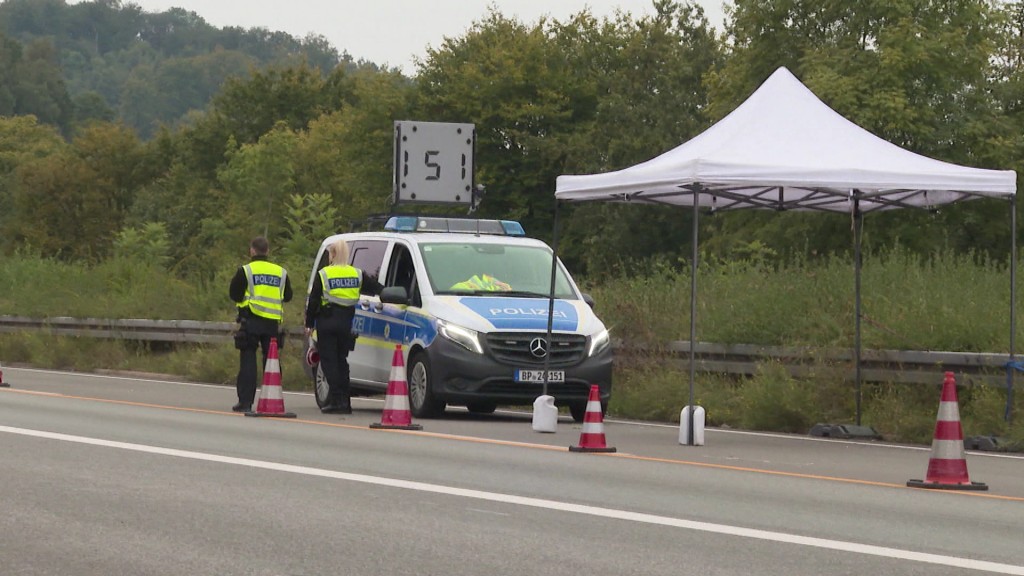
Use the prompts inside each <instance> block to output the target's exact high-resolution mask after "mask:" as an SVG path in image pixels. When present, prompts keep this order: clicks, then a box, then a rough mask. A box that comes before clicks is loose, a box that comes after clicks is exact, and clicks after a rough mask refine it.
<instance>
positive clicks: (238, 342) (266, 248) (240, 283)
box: [228, 236, 292, 412]
mask: <svg viewBox="0 0 1024 576" xmlns="http://www.w3.org/2000/svg"><path fill="white" fill-rule="evenodd" d="M269 253H270V243H269V242H267V239H266V238H264V237H262V236H258V237H256V238H253V240H252V242H250V243H249V256H250V257H251V260H250V262H249V263H248V264H245V265H243V266H239V267H238V271H237V272H236V273H235V276H234V277H233V278H232V279H231V286H230V287H229V289H228V294H229V295H230V296H231V299H232V300H234V301H235V304H236V305H237V307H238V317H237V320H238V324H239V326H238V331H237V332H235V348H237V349H238V376H237V378H236V379H235V388H236V390H237V392H238V403H237V404H235V405H234V406H232V407H231V409H232V410H234V411H235V412H249V411H251V410H252V402H253V400H254V399H255V397H256V349H257V348H261V349H262V350H263V365H264V366H266V364H267V354H268V353H269V350H270V339H271V338H277V341H278V347H280V346H282V345H283V343H284V342H283V339H282V337H281V336H282V335H281V319H282V318H283V316H284V303H285V302H289V301H291V299H292V284H291V280H290V279H289V278H288V273H287V272H286V271H285V269H284V268H282V267H281V266H278V265H277V264H274V263H273V262H271V261H270V260H268V259H267V256H268V255H269Z"/></svg>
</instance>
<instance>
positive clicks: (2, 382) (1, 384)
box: [0, 366, 11, 388]
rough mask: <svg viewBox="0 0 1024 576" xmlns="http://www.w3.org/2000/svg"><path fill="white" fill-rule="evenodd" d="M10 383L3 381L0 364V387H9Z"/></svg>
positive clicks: (2, 370)
mask: <svg viewBox="0 0 1024 576" xmlns="http://www.w3.org/2000/svg"><path fill="white" fill-rule="evenodd" d="M10 387H11V385H10V384H8V383H6V382H4V367H3V366H0V388H10Z"/></svg>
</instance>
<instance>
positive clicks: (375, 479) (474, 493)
mask: <svg viewBox="0 0 1024 576" xmlns="http://www.w3.org/2000/svg"><path fill="white" fill-rule="evenodd" d="M0 432H7V433H9V434H19V435H22V436H32V437H35V438H46V439H50V440H61V441H64V442H75V443H79V444H88V445H92V446H102V447H106V448H117V449H120V450H131V451H134V452H143V453H146V454H159V455H162V456H175V457H178V458H188V459H191V460H202V461H205V462H218V463H221V464H233V465H236V466H248V467H250V468H259V469H262V470H274V471H277V472H291V473H293V474H303V475H306V476H318V477H322V478H333V479H336V480H347V481H349V482H361V483H364V484H371V485H375V486H388V487H391V488H402V489H405V490H417V491H420V492H430V493H434V494H444V495H446V496H460V497H462V498H473V499H477V500H484V501H488V502H500V503H503V504H516V505H519V506H531V507H534V508H545V509H548V510H557V511H560V512H573V513H576V514H586V515H588V516H597V517H601V518H611V519H616V520H627V521H630V522H640V523H644V524H654V525H659V526H671V527H674V528H683V529H686V530H697V531H700V532H711V533H714V534H725V535H728V536H741V537H744V538H754V539H757V540H767V541H770V542H782V543H785V544H797V545H800V546H811V547H814V548H824V549H827V550H838V551H840V552H852V553H855V554H865V555H868V556H880V557H883V558H892V559H897V560H910V561H913V562H923V563H927V564H939V565H942V566H950V567H953V568H966V569H969V570H980V571H985V572H993V573H996V574H1012V575H1016V576H1024V566H1017V565H1013V564H1001V563H998V562H987V561H984V560H972V559H969V558H958V557H956V556H944V555H941V554H928V553H924V552H913V551H910V550H900V549H898V548H888V547H885V546H873V545H870V544H858V543H856V542H845V541H842V540H828V539H825V538H813V537H809V536H799V535H795V534H786V533H784V532H772V531H768V530H757V529H753V528H743V527H740V526H729V525H727V524H712V523H709V522H696V521H693V520H683V519H681V518H672V517H669V516H657V515H654V514H643V513H640V512H629V511H627V510H616V509H613V508H601V507H598V506H587V505H583V504H571V503H568V502H559V501H557V500H546V499H543V498H530V497H528V496H515V495H513V494H502V493H499V492H484V491H482V490H471V489H466V488H455V487H451V486H442V485H439V484H427V483H425V482H413V481H410V480H399V479H396V478H385V477H381V476H368V475H365V474H352V473H349V472H338V471H335V470H325V469H323V468H311V467H307V466H295V465H292V464H281V463H278V462H266V461H263V460H251V459H249V458H235V457H233V456H221V455H218V454H207V453H204V452H193V451H190V450H177V449H174V448H160V447H158V446H147V445H145V444H132V443H128V442H116V441H113V440H103V439H100V438H89V437H86V436H73V435H70V434H59V433H56V432H44V431H41V430H30V429H27V428H13V427H10V426H0Z"/></svg>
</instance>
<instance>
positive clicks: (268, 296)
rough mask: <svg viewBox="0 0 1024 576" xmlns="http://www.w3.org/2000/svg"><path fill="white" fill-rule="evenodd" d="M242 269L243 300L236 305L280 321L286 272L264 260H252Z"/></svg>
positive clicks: (282, 312)
mask: <svg viewBox="0 0 1024 576" xmlns="http://www.w3.org/2000/svg"><path fill="white" fill-rule="evenodd" d="M242 269H243V270H245V280H246V283H247V288H246V294H245V300H242V301H241V302H239V303H238V307H239V308H248V309H249V310H251V311H252V313H253V314H255V315H257V316H261V317H263V318H269V319H271V320H277V321H278V322H280V321H281V318H282V317H284V287H285V282H286V280H287V277H288V273H287V272H285V269H284V268H282V267H280V266H278V265H277V264H273V263H271V262H267V261H266V260H253V261H252V262H250V263H248V264H246V265H245V266H242Z"/></svg>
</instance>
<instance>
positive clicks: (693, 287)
mask: <svg viewBox="0 0 1024 576" xmlns="http://www.w3.org/2000/svg"><path fill="white" fill-rule="evenodd" d="M699 206H700V190H699V189H697V190H694V191H693V253H692V255H691V258H690V399H689V404H688V405H689V406H690V411H689V412H690V418H689V420H688V427H687V429H688V430H689V434H688V435H687V442H686V443H687V444H688V445H690V446H693V445H694V442H695V440H694V430H693V421H694V406H693V384H694V381H695V380H696V377H697V352H696V347H697V214H698V213H699V212H700V211H699V209H698V207H699Z"/></svg>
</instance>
